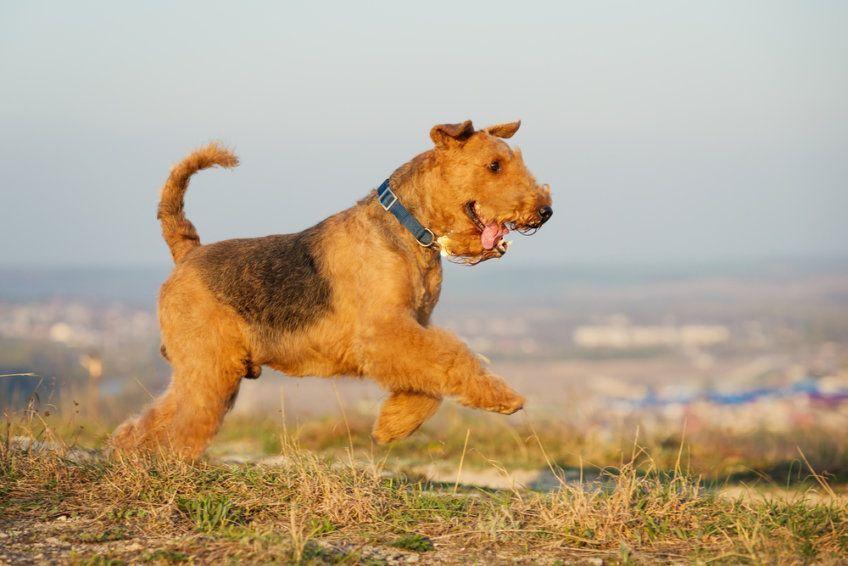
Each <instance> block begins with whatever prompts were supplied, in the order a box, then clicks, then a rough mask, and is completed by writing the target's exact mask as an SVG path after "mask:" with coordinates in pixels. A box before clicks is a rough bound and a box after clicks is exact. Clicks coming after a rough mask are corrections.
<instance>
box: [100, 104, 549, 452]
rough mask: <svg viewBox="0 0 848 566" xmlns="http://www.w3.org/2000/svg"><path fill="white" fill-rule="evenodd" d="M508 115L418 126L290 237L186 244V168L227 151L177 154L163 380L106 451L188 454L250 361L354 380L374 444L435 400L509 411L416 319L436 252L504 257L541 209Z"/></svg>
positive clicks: (476, 371) (226, 159)
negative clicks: (355, 186) (408, 152)
mask: <svg viewBox="0 0 848 566" xmlns="http://www.w3.org/2000/svg"><path fill="white" fill-rule="evenodd" d="M519 126H520V122H512V123H506V124H499V125H496V126H491V127H488V128H484V129H482V130H475V129H474V126H473V125H472V123H471V121H470V120H466V121H465V122H462V123H460V124H440V125H436V126H434V127H433V128H432V129H431V131H430V138H431V139H432V141H433V144H434V146H433V147H432V148H431V149H430V150H428V151H425V152H424V153H421V154H420V155H418V156H416V157H414V158H413V159H412V160H411V161H409V162H407V163H405V164H404V165H402V166H400V167H399V168H398V169H397V170H395V171H394V172H393V173H392V175H391V176H390V177H389V178H388V179H387V180H386V181H385V182H384V183H383V184H382V185H380V187H379V189H377V190H372V191H371V192H370V194H369V195H368V196H366V197H365V198H363V199H362V200H360V201H358V202H357V203H356V204H355V205H354V206H353V207H351V208H349V209H347V210H344V211H342V212H339V213H337V214H335V215H333V216H330V217H329V218H326V219H325V220H323V221H322V222H320V223H318V224H317V225H315V226H313V227H311V228H307V229H306V230H304V231H302V232H299V233H296V234H286V235H273V236H265V237H260V238H249V239H234V240H225V241H221V242H216V243H213V244H207V245H201V244H200V238H199V236H198V234H197V231H196V230H195V228H194V226H193V225H192V223H191V222H189V220H188V219H187V218H186V216H185V213H184V211H183V199H184V195H185V192H186V190H187V188H188V184H189V180H190V178H191V176H192V175H193V174H194V173H196V172H198V171H200V170H202V169H207V168H210V167H214V166H220V167H225V168H232V167H235V166H237V165H238V159H237V157H236V156H235V155H234V154H233V153H232V152H231V151H229V150H228V149H226V148H225V147H223V146H221V145H220V144H217V143H213V144H210V145H207V146H205V147H202V148H200V149H198V150H196V151H195V152H193V153H192V154H190V155H189V156H188V157H186V158H185V159H184V160H183V161H182V162H180V163H179V164H178V165H176V166H175V167H174V168H173V169H172V170H171V173H170V176H169V177H168V179H167V181H166V183H165V185H164V187H163V188H162V192H161V199H160V203H159V209H158V219H159V221H160V222H161V225H162V234H163V236H164V239H165V241H166V242H167V244H168V247H169V248H170V251H171V254H172V256H173V259H174V263H175V267H174V270H173V272H172V273H171V275H170V277H169V278H168V279H167V280H166V281H165V283H164V284H163V285H162V287H161V290H160V293H159V302H158V314H159V323H160V326H161V330H162V353H163V355H165V357H166V359H167V360H168V361H169V362H170V364H171V366H172V367H173V375H172V378H171V382H170V385H169V386H168V388H167V390H166V391H165V392H164V393H163V394H162V395H161V396H160V397H159V398H158V399H156V400H155V401H154V402H153V403H152V404H151V405H150V406H149V407H147V408H146V410H145V411H144V412H143V413H142V414H141V415H140V416H138V417H134V418H130V419H129V420H127V421H126V422H124V423H123V424H121V425H120V426H119V427H118V428H117V429H116V431H115V432H114V434H113V436H112V445H113V447H114V448H115V449H117V450H119V451H131V450H136V449H152V448H154V447H160V448H164V449H167V450H170V451H173V452H176V453H177V454H178V455H181V456H184V457H187V458H197V457H199V456H201V455H202V454H203V452H204V450H205V449H206V446H207V444H208V443H209V442H210V440H211V439H212V437H213V436H214V435H215V434H216V432H217V431H218V428H219V427H220V425H221V422H222V420H223V418H224V415H225V414H226V413H227V411H228V410H229V409H230V408H231V407H232V405H233V403H234V402H235V399H236V395H237V394H238V390H239V384H240V382H241V380H242V379H243V378H255V377H258V376H259V374H260V372H261V368H262V366H268V367H271V368H273V369H275V370H278V371H280V372H282V373H285V374H287V375H290V376H296V377H300V376H327V377H329V376H343V375H346V376H368V377H370V378H372V379H374V380H375V381H376V382H377V383H378V384H379V385H380V386H381V387H383V388H385V389H386V390H387V391H388V392H389V394H388V398H387V399H386V400H385V401H384V403H383V405H382V407H381V409H380V414H379V416H378V418H377V420H376V422H375V423H374V427H373V431H372V437H373V439H374V440H375V441H376V442H377V443H380V444H385V443H388V442H391V441H393V440H397V439H400V438H404V437H406V436H408V435H410V434H412V433H413V432H414V431H415V430H417V429H418V427H420V426H421V424H422V423H424V421H426V420H427V419H428V418H429V417H431V416H432V415H433V414H434V413H435V412H436V409H437V408H438V407H439V405H440V403H441V402H442V399H443V398H444V397H454V398H456V399H457V400H458V401H459V402H460V403H461V404H463V405H466V406H468V407H476V408H479V409H485V410H487V411H494V412H497V413H503V414H512V413H514V412H515V411H518V410H519V409H521V408H522V407H523V406H524V402H525V400H524V398H523V397H522V396H521V395H519V394H518V393H516V392H515V391H513V390H512V389H511V388H510V387H509V386H508V385H507V384H506V383H505V382H504V381H503V379H501V378H500V377H498V376H496V375H494V374H492V373H490V372H489V371H488V370H487V369H486V368H485V367H484V366H483V365H482V364H481V362H480V360H479V358H478V356H477V355H475V354H474V353H473V352H471V351H470V350H469V349H468V348H467V347H466V346H465V344H463V343H462V342H461V341H460V340H459V339H458V338H457V337H456V336H454V335H453V334H451V333H450V332H448V331H446V330H444V329H442V328H438V327H436V326H434V325H431V324H430V316H431V314H432V312H433V308H434V307H435V306H436V302H437V301H438V298H439V292H440V289H441V283H442V256H445V257H447V258H449V259H451V260H454V261H458V262H462V263H468V264H476V263H479V262H481V261H485V260H488V259H492V258H499V257H501V256H503V255H504V254H505V253H506V251H507V248H508V245H509V244H508V242H507V241H506V240H505V239H504V236H506V235H507V233H508V232H509V231H511V230H517V231H520V232H531V231H535V230H536V229H538V228H539V227H541V226H542V224H544V223H545V222H546V221H547V220H548V219H549V218H550V217H551V215H552V214H553V211H552V208H551V204H552V200H551V194H550V188H549V187H548V186H547V185H540V184H538V183H537V182H536V180H535V178H534V177H533V175H532V174H531V173H530V172H529V170H528V169H527V167H526V166H525V164H524V160H523V158H522V154H521V152H520V151H519V150H518V149H515V148H511V147H510V146H509V145H508V144H507V143H506V142H505V141H503V140H504V139H507V138H511V137H512V136H513V135H514V134H515V133H516V131H517V130H518V128H519Z"/></svg>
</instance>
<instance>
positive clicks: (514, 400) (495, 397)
mask: <svg viewBox="0 0 848 566" xmlns="http://www.w3.org/2000/svg"><path fill="white" fill-rule="evenodd" d="M459 401H460V403H462V404H463V405H466V406H468V407H475V408H477V409H483V410H486V411H491V412H493V413H501V414H502V415H511V414H513V413H514V412H516V411H519V410H521V409H522V408H524V403H525V402H526V399H524V397H522V396H521V395H519V394H518V393H516V392H515V391H513V390H512V389H510V387H509V386H508V385H507V384H506V383H505V382H504V381H503V380H502V379H501V378H500V377H498V376H495V375H488V376H486V379H485V381H483V382H482V383H481V384H479V385H478V386H477V387H476V388H474V389H473V390H472V391H470V392H469V393H467V394H466V395H464V396H463V397H461V398H460V400H459Z"/></svg>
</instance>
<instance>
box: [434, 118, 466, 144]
mask: <svg viewBox="0 0 848 566" xmlns="http://www.w3.org/2000/svg"><path fill="white" fill-rule="evenodd" d="M473 133H474V126H473V125H472V124H471V120H466V121H465V122H463V123H461V124H438V125H436V126H433V129H431V130H430V139H432V140H433V143H435V144H436V146H437V147H448V146H449V145H450V144H452V143H461V142H464V141H465V140H467V139H468V138H470V137H471V134H473Z"/></svg>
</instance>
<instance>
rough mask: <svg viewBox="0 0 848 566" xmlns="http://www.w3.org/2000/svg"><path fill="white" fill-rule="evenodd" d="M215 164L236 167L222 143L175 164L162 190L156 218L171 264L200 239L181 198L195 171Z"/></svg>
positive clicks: (197, 151)
mask: <svg viewBox="0 0 848 566" xmlns="http://www.w3.org/2000/svg"><path fill="white" fill-rule="evenodd" d="M215 165H220V166H221V167H227V168H230V167H235V166H236V165H238V157H236V156H235V154H234V153H233V152H231V151H230V150H229V149H227V148H225V147H224V146H222V145H221V144H218V143H210V144H209V145H206V146H203V147H201V148H199V149H196V150H195V151H194V152H192V153H191V154H190V155H189V156H188V157H186V158H185V159H183V160H182V161H181V162H180V163H178V164H177V165H175V166H174V168H173V169H171V174H170V176H169V177H168V180H167V181H166V182H165V186H163V187H162V194H161V196H160V198H159V212H158V214H157V215H156V217H157V218H158V219H159V221H160V222H161V223H162V236H163V237H164V238H165V242H166V243H167V244H168V247H169V248H171V255H172V256H173V257H174V263H179V262H180V260H181V259H182V258H183V257H184V256H185V255H186V254H187V253H188V252H189V251H190V250H191V249H192V248H195V247H197V246H199V245H200V236H198V235H197V230H196V229H195V228H194V225H193V224H192V223H191V222H189V220H188V218H186V216H185V212H184V211H183V197H184V196H185V192H186V190H187V189H188V182H189V179H191V176H192V175H194V174H195V173H197V172H198V171H200V170H202V169H208V168H209V167H214V166H215Z"/></svg>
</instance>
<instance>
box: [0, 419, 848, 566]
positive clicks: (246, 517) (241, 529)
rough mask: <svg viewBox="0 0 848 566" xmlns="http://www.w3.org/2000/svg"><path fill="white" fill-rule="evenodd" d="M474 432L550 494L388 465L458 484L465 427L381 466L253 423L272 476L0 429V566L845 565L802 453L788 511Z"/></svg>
mask: <svg viewBox="0 0 848 566" xmlns="http://www.w3.org/2000/svg"><path fill="white" fill-rule="evenodd" d="M467 424H469V423H467V422H464V421H460V422H459V423H458V424H457V425H456V426H459V425H467ZM243 426H247V425H246V424H245V423H238V422H233V423H231V424H230V425H229V430H225V431H224V434H223V438H222V439H221V440H220V443H219V448H220V447H221V446H224V445H226V444H227V443H228V442H232V441H235V440H237V439H239V434H238V432H237V429H238V428H240V427H243ZM485 428H486V427H478V428H475V429H474V430H473V431H472V433H471V434H470V439H471V441H470V442H469V446H471V447H473V448H471V449H469V454H470V451H471V450H474V451H475V453H476V454H477V455H478V456H480V459H481V461H483V462H485V464H486V465H488V466H490V467H492V466H494V467H495V468H497V469H501V470H503V471H504V472H506V471H507V469H508V467H509V466H510V465H511V464H508V463H504V462H501V461H497V460H496V459H495V456H497V455H506V454H507V452H509V451H510V450H507V449H503V448H499V442H500V443H507V444H508V442H512V443H513V445H512V448H511V451H512V452H521V454H520V455H519V456H514V455H513V456H512V460H511V461H512V462H513V463H516V462H517V463H519V464H520V465H522V466H526V465H529V464H530V463H534V464H535V463H542V464H543V465H544V466H550V469H551V470H552V472H554V473H555V477H556V478H557V485H556V487H555V488H554V489H552V490H549V491H533V490H528V489H523V488H520V487H514V488H512V489H502V490H495V489H491V490H484V489H477V488H474V487H470V486H459V487H460V489H455V488H454V484H453V482H450V483H448V484H434V483H430V482H427V481H423V480H421V479H420V478H419V477H418V476H416V475H415V474H403V473H398V471H397V470H396V469H392V464H393V462H395V461H396V460H404V461H408V460H410V458H411V453H412V452H413V448H412V447H416V446H417V447H418V448H419V449H420V448H421V446H422V445H423V446H425V447H427V450H428V451H426V452H424V454H427V458H430V457H431V456H432V455H433V454H439V455H440V456H439V457H440V458H442V459H444V460H445V463H446V464H447V465H449V466H452V467H453V469H454V471H455V470H456V469H457V467H458V464H459V461H460V459H461V457H462V452H460V451H459V450H462V449H463V447H462V445H463V444H464V442H463V441H464V439H465V433H464V431H463V433H462V434H459V435H454V434H453V433H452V434H451V435H450V436H451V438H453V436H457V439H455V440H449V439H447V438H445V440H443V441H442V442H437V441H435V440H434V439H433V435H435V434H436V433H435V432H432V431H430V432H425V434H424V435H422V438H421V439H418V440H413V441H412V442H410V443H408V444H406V443H405V444H404V445H401V446H399V447H396V448H394V449H392V451H388V452H381V451H372V448H371V447H370V445H369V446H367V447H366V446H365V445H364V444H363V441H362V440H361V439H360V431H358V429H356V426H355V425H354V429H353V430H352V432H351V435H350V436H351V438H352V440H351V441H350V442H351V444H352V445H351V444H349V445H348V446H347V447H346V448H345V447H343V445H341V444H337V443H336V439H335V437H334V436H333V435H324V436H321V435H320V434H317V432H315V431H313V430H310V429H308V428H303V429H300V430H299V431H295V433H294V434H286V433H284V432H283V431H282V430H280V428H279V427H276V428H274V427H272V426H271V425H270V424H267V423H266V424H263V425H262V426H256V423H254V426H253V427H252V435H253V436H252V437H253V438H257V440H256V442H257V443H258V445H260V446H264V447H265V448H263V451H265V450H266V449H267V447H268V445H269V444H271V443H272V440H273V442H275V443H276V444H275V445H274V446H273V448H274V449H275V450H276V452H277V454H278V455H279V456H280V457H279V458H277V459H276V460H275V464H274V465H259V464H221V463H215V461H214V460H208V461H201V462H196V463H188V462H184V461H179V460H175V459H172V458H170V457H168V456H167V455H164V454H160V455H154V456H148V457H132V458H128V457H111V458H110V457H103V456H101V455H99V454H97V453H87V452H79V451H75V450H72V449H69V448H68V444H67V443H66V441H65V439H66V438H68V431H64V432H60V431H59V429H54V428H52V427H51V426H49V425H48V423H47V422H46V421H41V420H39V419H31V420H29V421H26V422H22V421H18V422H16V423H14V425H13V423H9V424H8V426H7V429H6V432H5V440H4V442H3V443H2V446H0V531H2V530H6V531H7V532H11V533H13V534H12V535H10V536H11V537H13V538H12V539H9V538H7V539H4V540H5V542H9V541H10V540H11V541H12V543H13V544H5V542H4V541H0V547H3V546H4V545H5V548H6V550H5V551H2V550H0V557H2V556H4V555H3V554H2V552H18V551H20V552H26V550H25V549H26V548H28V547H29V545H30V543H31V542H32V541H33V540H41V539H46V540H52V539H56V538H58V539H61V540H62V541H63V542H62V543H61V544H59V543H57V544H55V545H54V546H55V548H54V549H53V550H54V551H55V552H56V560H57V561H76V562H77V563H80V564H117V563H121V562H122V561H132V562H138V561H149V562H153V563H177V562H184V561H200V562H213V561H214V562H218V561H244V562H271V561H274V562H280V561H282V562H290V563H301V564H325V563H347V564H351V563H363V564H364V563H370V564H379V563H386V562H387V561H390V560H392V559H393V558H392V557H394V556H396V555H397V554H402V555H411V554H419V553H426V554H422V556H426V557H428V558H427V559H428V560H430V559H433V560H441V561H449V562H450V561H457V562H459V561H464V560H465V561H467V559H468V557H469V556H472V557H474V558H475V559H476V560H479V561H480V562H500V561H505V560H507V559H510V558H522V559H525V560H529V561H532V562H540V563H551V564H553V563H557V561H567V560H570V559H574V558H585V557H600V558H603V559H605V560H608V561H610V562H612V563H622V564H624V563H643V562H656V561H668V562H673V561H679V560H681V559H685V560H687V561H703V562H708V561H709V562H712V561H718V562H719V563H721V562H724V563H734V564H735V563H757V564H760V563H762V564H764V563H804V562H813V561H814V562H819V563H824V564H828V563H834V564H835V563H840V561H842V562H844V557H845V556H846V555H848V503H846V499H845V498H843V497H838V496H836V495H835V494H834V493H833V488H832V487H831V486H830V484H829V483H828V481H827V479H826V478H825V477H823V476H821V475H819V474H817V473H811V467H812V464H810V463H809V462H810V460H809V459H807V462H806V463H804V462H803V460H804V459H805V458H806V454H804V455H803V456H804V457H802V454H801V453H799V454H798V459H799V461H800V462H801V465H803V466H805V468H804V469H805V471H804V474H803V475H804V476H805V477H806V479H807V482H806V483H802V484H801V486H800V487H799V488H798V489H797V490H796V491H795V492H793V493H792V494H790V495H788V496H787V497H782V498H772V497H766V496H763V497H732V498H731V497H725V496H721V495H720V494H719V493H718V491H717V490H716V489H712V488H711V487H710V482H705V481H703V478H701V477H700V476H698V475H697V474H692V473H691V472H687V471H686V466H684V461H685V460H686V454H687V449H686V448H685V446H684V447H683V448H682V449H681V445H678V446H677V447H676V450H674V454H673V455H668V454H665V453H664V452H663V453H662V454H661V458H656V457H654V456H653V455H652V454H651V453H650V451H648V450H647V449H646V448H645V447H643V446H641V444H640V443H634V442H632V441H631V444H630V447H629V452H628V453H627V454H623V453H622V451H621V450H618V451H617V452H616V451H615V450H613V449H612V448H610V447H609V446H607V447H605V448H603V447H601V448H600V449H598V452H597V454H601V453H602V451H603V450H606V451H608V452H609V453H611V454H614V456H615V461H616V464H615V465H614V466H604V467H602V468H599V469H597V470H596V473H595V475H594V476H593V479H591V480H589V479H587V478H585V477H584V478H583V479H582V480H581V479H579V478H578V479H576V480H575V481H565V479H564V476H563V470H562V468H560V467H559V466H558V463H559V462H560V461H561V460H562V458H564V456H563V454H565V452H564V451H563V450H562V449H561V448H560V447H558V446H557V445H556V444H550V443H549V442H550V441H549V440H548V441H546V440H545V438H544V434H545V433H544V432H542V431H540V434H539V435H533V434H532V432H531V433H530V438H529V440H527V441H526V442H525V440H524V438H523V436H522V434H523V432H518V431H514V432H515V434H511V433H505V432H504V431H503V430H498V429H494V432H493V433H491V437H486V436H484V433H483V432H482V431H483V430H484V429H485ZM257 430H259V432H258V433H257ZM465 430H467V429H465ZM453 432H456V431H453ZM342 434H343V436H344V438H345V439H347V438H348V435H347V431H343V432H342ZM16 435H29V436H30V437H32V438H36V439H40V440H43V441H50V442H52V443H54V444H53V445H52V446H53V449H50V450H46V449H43V447H42V445H39V444H32V443H30V444H26V443H20V442H13V440H12V438H13V437H14V436H16ZM95 437H96V435H95V436H93V437H92V438H95ZM70 438H72V439H73V438H76V439H77V440H79V438H80V437H79V436H76V437H75V436H74V435H73V434H71V435H70ZM242 438H243V437H242ZM504 439H510V440H508V442H505V441H504ZM95 441H96V440H95ZM475 442H476V444H475ZM650 442H652V443H653V440H650ZM322 444H323V447H321V445H322ZM410 445H411V446H412V447H410ZM307 446H308V448H307ZM520 446H523V448H522V449H519V448H517V447H520ZM572 448H573V446H572ZM699 449H700V448H699ZM522 450H523V452H522ZM661 450H667V449H665V448H661ZM481 455H483V456H485V458H483V456H481ZM595 457H600V456H595ZM610 458H612V457H610ZM472 459H473V458H468V457H467V458H466V462H465V465H466V466H468V465H469V461H470V460H472ZM505 459H506V458H505ZM666 460H668V461H669V462H670V463H665V462H666ZM400 467H402V466H400ZM690 468H691V466H690ZM799 469H800V466H799ZM795 474H796V475H800V472H795Z"/></svg>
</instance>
